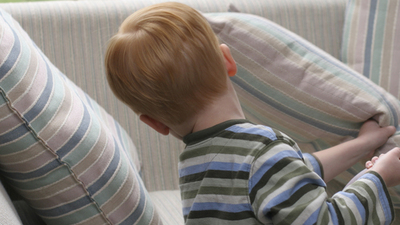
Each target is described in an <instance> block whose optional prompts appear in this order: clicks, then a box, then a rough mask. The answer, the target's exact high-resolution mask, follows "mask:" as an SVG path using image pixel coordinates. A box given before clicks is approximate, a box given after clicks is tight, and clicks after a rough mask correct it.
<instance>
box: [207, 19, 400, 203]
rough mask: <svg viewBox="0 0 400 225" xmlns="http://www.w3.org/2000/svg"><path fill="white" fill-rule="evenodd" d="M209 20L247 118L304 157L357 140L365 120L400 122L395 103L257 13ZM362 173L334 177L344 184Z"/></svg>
mask: <svg viewBox="0 0 400 225" xmlns="http://www.w3.org/2000/svg"><path fill="white" fill-rule="evenodd" d="M207 18H208V19H209V22H210V24H211V25H212V28H213V29H214V32H215V33H216V34H217V36H218V37H219V39H220V41H221V43H225V44H227V45H228V46H229V47H230V49H231V52H232V55H233V58H234V59H235V60H236V63H237V65H238V73H237V75H236V76H234V77H232V81H233V82H234V84H235V87H236V91H237V92H238V95H239V97H240V101H241V103H242V107H243V109H244V111H245V114H246V116H247V118H248V119H249V120H250V121H253V122H255V123H260V124H266V125H268V126H271V127H273V128H276V129H278V130H281V131H283V132H284V133H286V134H288V135H289V136H290V137H292V138H293V139H295V140H296V142H297V143H298V144H299V146H300V147H301V149H302V150H303V151H304V152H314V151H318V150H321V149H325V148H328V147H331V146H334V145H337V144H339V143H341V142H343V141H345V140H348V139H350V138H354V137H356V136H357V134H358V131H359V128H360V126H361V125H362V123H363V122H364V121H366V120H368V119H370V118H374V119H375V120H376V121H378V122H379V124H380V125H382V126H387V125H394V126H397V125H398V124H399V116H400V104H399V101H398V100H397V99H396V98H395V97H393V96H392V95H390V94H389V93H387V92H386V91H385V90H383V89H382V88H381V87H379V86H377V85H376V84H374V83H373V82H371V81H370V80H369V79H367V78H366V77H364V76H362V75H361V74H359V73H357V72H355V71H353V70H352V69H350V68H349V67H347V66H346V65H345V64H343V63H341V62H340V61H338V60H337V59H335V58H334V57H332V56H330V55H329V54H326V53H325V52H324V51H322V50H320V49H319V48H318V47H316V46H314V45H312V44H310V43H309V42H307V41H306V40H304V39H303V38H301V37H299V36H297V35H296V34H294V33H292V32H290V31H288V30H286V29H284V28H282V27H281V26H279V25H277V24H275V23H273V22H271V21H269V20H267V19H265V18H262V17H258V16H255V15H249V14H242V13H215V14H207ZM399 137H400V133H399V132H398V133H396V135H395V136H394V137H393V138H391V139H390V140H389V142H388V143H387V144H386V145H385V146H384V147H383V148H382V149H381V151H382V152H384V151H387V150H389V149H391V148H392V147H394V146H400V140H399ZM361 168H362V167H361ZM361 168H360V167H358V168H357V167H355V168H352V169H351V170H350V171H349V172H351V175H343V176H341V177H339V179H341V180H342V181H343V183H346V182H347V181H349V180H350V179H349V178H351V176H352V175H354V174H355V173H357V172H358V171H359V170H360V169H361ZM399 193H400V191H398V192H397V193H395V194H394V198H397V196H398V194H399ZM398 200H399V199H395V200H394V202H395V203H396V204H400V201H398ZM399 206H400V205H399Z"/></svg>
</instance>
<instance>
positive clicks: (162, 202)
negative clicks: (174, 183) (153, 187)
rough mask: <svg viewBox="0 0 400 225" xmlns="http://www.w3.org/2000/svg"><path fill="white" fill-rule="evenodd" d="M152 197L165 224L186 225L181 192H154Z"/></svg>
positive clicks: (151, 194) (151, 193)
mask: <svg viewBox="0 0 400 225" xmlns="http://www.w3.org/2000/svg"><path fill="white" fill-rule="evenodd" d="M150 197H151V199H152V200H153V203H154V205H155V207H156V209H157V212H158V214H159V215H160V217H161V218H162V219H163V221H164V223H165V224H170V225H181V224H184V221H183V215H182V203H181V193H180V191H179V190H167V191H153V192H150Z"/></svg>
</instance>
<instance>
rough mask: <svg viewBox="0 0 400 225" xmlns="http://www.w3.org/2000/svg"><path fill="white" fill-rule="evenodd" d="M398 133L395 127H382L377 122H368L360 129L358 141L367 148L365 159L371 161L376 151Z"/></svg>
mask: <svg viewBox="0 0 400 225" xmlns="http://www.w3.org/2000/svg"><path fill="white" fill-rule="evenodd" d="M395 132H396V128H395V127H394V126H387V127H380V126H379V124H378V123H377V122H376V121H375V120H368V121H366V122H365V123H364V124H363V125H362V126H361V128H360V132H359V134H358V137H357V139H358V140H359V141H360V142H361V144H363V146H365V147H364V148H365V149H366V150H367V151H366V152H364V157H363V158H365V159H370V158H371V157H372V156H373V155H374V153H375V150H376V149H377V148H379V147H381V146H382V145H384V144H385V143H386V141H387V139H388V138H389V137H390V136H392V135H393V134H394V133H395Z"/></svg>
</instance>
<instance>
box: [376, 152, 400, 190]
mask: <svg viewBox="0 0 400 225" xmlns="http://www.w3.org/2000/svg"><path fill="white" fill-rule="evenodd" d="M374 158H375V157H374ZM371 163H372V162H371ZM371 170H372V171H375V172H377V173H379V175H381V177H382V179H383V180H384V181H385V183H386V186H388V187H393V186H396V185H398V184H400V173H399V171H400V148H394V149H392V150H390V151H389V152H387V153H385V154H381V155H380V156H379V159H378V158H375V160H374V163H373V166H372V167H371Z"/></svg>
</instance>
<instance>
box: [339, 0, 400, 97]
mask: <svg viewBox="0 0 400 225" xmlns="http://www.w3.org/2000/svg"><path fill="white" fill-rule="evenodd" d="M343 30H344V32H343V46H342V49H341V58H342V61H343V62H344V63H346V64H348V65H349V66H350V67H351V68H353V69H355V70H356V71H358V72H360V73H362V74H364V75H365V76H366V77H368V78H369V79H371V80H372V81H373V82H375V83H376V84H378V85H379V86H381V87H383V88H384V89H385V90H386V91H388V92H389V93H391V94H392V95H394V96H395V97H397V98H399V97H400V65H399V63H398V62H399V60H400V42H399V40H400V2H399V1H397V0H366V1H364V0H350V1H348V4H347V10H346V15H345V23H344V28H343Z"/></svg>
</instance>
